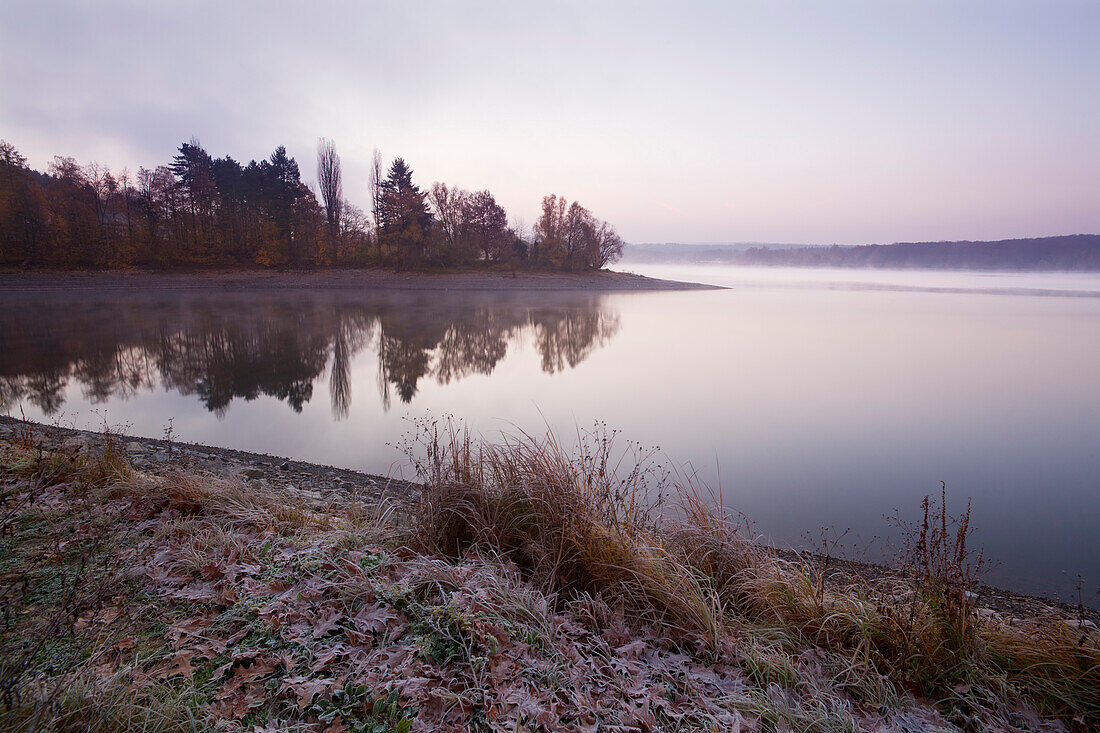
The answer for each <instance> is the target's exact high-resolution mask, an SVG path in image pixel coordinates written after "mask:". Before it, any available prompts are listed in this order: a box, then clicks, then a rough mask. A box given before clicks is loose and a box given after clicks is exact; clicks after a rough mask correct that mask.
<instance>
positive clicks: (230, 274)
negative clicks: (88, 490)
mask: <svg viewBox="0 0 1100 733" xmlns="http://www.w3.org/2000/svg"><path fill="white" fill-rule="evenodd" d="M312 288H323V289H325V290H354V289H362V290H365V291H371V290H426V291H562V292H565V291H589V292H640V291H675V290H724V289H725V288H722V287H720V286H716V285H705V284H702V283H690V282H680V281H676V280H661V279H657V278H651V277H646V276H644V275H635V274H632V273H625V272H614V271H610V270H600V271H598V272H584V273H571V272H517V273H514V274H513V273H506V272H486V271H468V272H393V271H391V270H380V269H348V270H298V271H286V272H276V271H270V270H210V271H202V270H200V271H193V272H157V271H152V270H133V271H129V270H103V271H83V270H82V271H72V270H62V271H23V272H0V289H2V290H4V291H5V292H8V293H41V292H57V291H66V292H68V291H74V290H76V291H79V290H96V291H115V290H126V291H133V290H142V289H153V290H157V291H163V290H173V291H206V290H216V291H225V290H233V291H242V290H297V289H312Z"/></svg>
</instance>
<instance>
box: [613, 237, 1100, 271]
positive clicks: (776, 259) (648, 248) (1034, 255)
mask: <svg viewBox="0 0 1100 733" xmlns="http://www.w3.org/2000/svg"><path fill="white" fill-rule="evenodd" d="M624 258H625V259H626V260H627V261H630V262H684V263H692V264H722V265H764V266H774V267H869V268H894V269H927V270H1021V271H1025V270H1048V271H1049V270H1063V271H1080V272H1100V235H1097V234H1072V235H1069V236H1064V237H1033V238H1027V239H1002V240H999V241H995V242H969V241H964V242H898V243H895V244H861V245H847V246H845V245H838V244H834V245H831V246H826V245H807V244H780V245H766V244H726V245H704V244H696V245H691V244H629V245H627V246H626V251H625V252H624Z"/></svg>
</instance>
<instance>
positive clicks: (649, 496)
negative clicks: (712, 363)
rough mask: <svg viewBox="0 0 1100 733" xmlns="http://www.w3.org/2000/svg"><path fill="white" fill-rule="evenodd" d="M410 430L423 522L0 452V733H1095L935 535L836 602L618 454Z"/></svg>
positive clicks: (1066, 653) (1091, 688)
mask: <svg viewBox="0 0 1100 733" xmlns="http://www.w3.org/2000/svg"><path fill="white" fill-rule="evenodd" d="M422 428H423V430H422V431H421V432H420V433H419V434H416V435H414V436H413V438H412V439H411V440H410V442H409V444H408V448H409V451H410V455H411V457H412V458H413V460H414V462H415V463H416V465H417V466H418V467H419V469H420V471H421V473H422V479H423V482H424V492H423V494H422V497H421V500H420V501H419V503H418V504H415V505H413V506H410V505H409V504H407V503H405V504H401V505H391V504H390V503H388V502H387V501H386V500H385V499H381V500H380V499H378V497H357V496H350V495H346V494H336V495H332V496H329V497H326V498H324V499H322V500H316V499H312V498H309V497H310V495H309V494H305V493H296V492H288V491H282V490H278V489H273V488H261V487H259V486H258V485H256V484H246V483H243V482H240V481H236V480H233V479H227V478H224V477H216V476H212V475H207V474H203V473H196V472H188V471H184V470H182V469H178V468H177V469H172V470H169V471H167V472H166V473H164V474H163V475H155V476H154V475H148V474H143V473H140V472H136V471H134V470H133V469H131V468H130V466H129V465H128V463H127V462H126V458H125V454H124V452H122V451H120V450H118V447H117V443H114V442H112V441H111V440H110V436H108V439H107V441H106V442H105V443H104V445H103V446H102V447H101V448H100V449H98V450H96V451H93V452H91V453H88V452H75V451H63V450H45V449H42V448H40V447H38V446H37V445H35V444H34V442H33V441H32V440H30V439H29V438H27V437H26V436H23V438H20V436H18V435H17V436H16V439H14V440H12V441H9V442H7V443H0V482H2V503H0V528H2V533H0V602H2V605H3V608H4V612H3V615H2V617H0V729H3V730H27V731H29V730H100V731H114V730H166V731H167V730H209V729H221V730H249V731H252V730H303V731H305V730H309V731H342V730H353V731H405V730H509V731H513V730H585V731H594V730H665V731H689V730H736V729H738V727H740V729H742V730H768V731H773V730H774V731H779V730H795V731H804V730H805V731H848V730H861V729H874V728H875V727H876V726H885V727H887V728H891V727H892V728H894V729H902V728H904V729H907V730H934V729H937V728H940V729H953V728H955V727H963V728H967V729H973V728H975V727H976V728H977V729H982V730H996V729H1003V730H1009V729H1024V730H1026V729H1031V730H1048V729H1049V730H1057V729H1060V728H1069V729H1079V730H1087V729H1089V728H1090V726H1095V725H1096V724H1097V720H1098V718H1097V716H1098V710H1100V705H1098V703H1097V695H1098V694H1100V692H1098V690H1100V685H1098V683H1097V677H1096V675H1097V674H1098V667H1097V662H1098V660H1100V651H1098V647H1097V639H1096V638H1095V636H1091V637H1090V636H1088V635H1087V634H1086V635H1085V636H1084V637H1083V638H1079V637H1080V633H1079V632H1076V631H1075V630H1073V629H1070V628H1069V627H1068V626H1066V625H1065V624H1061V623H1060V624H1058V625H1054V624H1046V625H1045V626H1044V625H1042V624H1039V623H1037V624H1036V626H1035V628H1034V629H1020V628H1017V627H1009V626H1006V625H1001V624H997V623H994V622H992V621H989V620H984V619H981V618H979V617H977V616H976V615H975V614H974V612H973V608H971V607H970V605H969V604H968V602H967V596H965V594H964V593H965V591H964V590H962V587H963V584H965V582H966V579H967V577H968V576H967V575H966V571H967V568H968V567H969V566H968V564H967V563H968V561H969V555H968V554H967V553H966V552H965V544H964V545H963V546H962V547H959V545H958V543H959V541H960V540H959V537H958V531H957V529H956V530H954V531H953V532H950V533H949V532H948V529H949V528H950V525H949V524H948V523H947V520H946V518H940V517H939V516H938V515H937V514H936V511H937V510H936V507H935V506H934V505H930V508H929V512H928V514H927V515H926V517H925V519H924V520H922V521H920V522H918V529H917V534H916V535H915V538H916V542H915V545H914V549H915V552H916V554H914V555H913V557H912V558H911V561H912V570H913V572H912V574H911V580H906V581H905V582H902V581H898V582H897V583H896V584H893V585H891V587H889V588H878V587H870V586H868V585H866V584H863V585H853V586H844V587H838V586H836V585H835V584H825V583H823V582H821V579H820V578H819V577H818V575H817V571H816V570H814V569H813V568H811V567H808V566H804V565H801V564H797V563H792V562H785V561H782V560H780V559H778V558H776V557H774V556H772V555H771V554H769V553H767V552H765V551H763V550H762V549H761V548H759V547H758V546H757V545H755V544H753V543H752V542H749V541H747V540H746V539H745V538H744V537H743V536H742V534H741V533H740V532H739V531H738V526H739V525H738V523H737V522H736V521H733V520H734V519H735V518H734V517H731V516H725V515H724V514H723V511H722V509H721V507H720V506H716V505H715V504H714V503H713V502H711V501H709V500H707V497H706V494H705V492H702V491H699V490H697V488H695V487H693V486H692V485H691V483H690V482H686V481H682V480H679V479H678V477H676V476H675V475H670V474H667V473H662V472H661V471H660V470H657V469H656V468H654V464H653V462H652V461H650V460H648V458H649V457H650V454H648V453H645V452H640V451H637V450H632V451H629V450H628V451H626V453H625V455H626V458H625V459H622V460H620V456H621V455H623V454H621V453H619V452H617V451H616V450H615V448H614V441H613V436H611V435H606V434H602V433H601V434H596V435H594V436H590V437H591V439H590V440H588V441H587V442H586V441H584V440H582V441H581V447H580V448H579V449H577V450H576V451H572V450H568V451H567V450H565V449H564V448H563V447H562V446H561V445H559V444H558V443H557V442H556V441H555V440H554V439H553V436H549V437H548V438H547V439H545V440H533V439H531V438H529V437H526V436H519V437H517V438H513V439H506V440H505V441H503V442H502V443H500V444H496V445H482V444H480V443H477V442H475V441H473V440H471V439H470V438H469V436H468V435H466V434H465V433H464V432H463V431H462V430H460V429H457V428H454V427H452V426H447V425H444V426H442V427H440V426H438V425H432V424H426V425H423V426H422ZM941 520H942V521H941ZM937 522H939V523H937ZM921 527H923V528H924V529H925V530H926V533H925V535H924V540H923V544H921V540H920V533H919V529H920V528H921ZM936 527H939V529H938V530H937V529H936ZM929 528H931V529H929ZM963 540H965V530H964V537H963ZM956 548H958V550H959V552H956ZM920 553H924V554H923V555H921V554H920ZM922 558H923V559H922ZM941 560H942V561H943V562H944V563H946V564H941ZM957 573H962V574H961V575H957ZM959 593H963V595H959Z"/></svg>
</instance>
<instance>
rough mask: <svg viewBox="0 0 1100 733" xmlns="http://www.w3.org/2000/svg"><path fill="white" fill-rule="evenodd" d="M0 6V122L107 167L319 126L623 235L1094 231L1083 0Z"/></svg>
mask: <svg viewBox="0 0 1100 733" xmlns="http://www.w3.org/2000/svg"><path fill="white" fill-rule="evenodd" d="M528 5H534V4H528V3H516V2H499V3H487V2H463V3H453V2H439V3H418V2H408V3H377V4H371V3H358V2H346V3H325V2H311V3H304V2H302V3H294V4H292V3H268V2H263V3H260V2H255V3H252V2H234V3H221V2H194V3H156V4H154V3H145V2H114V3H110V2H102V3H87V2H70V3H60V2H51V1H50V0H33V1H23V0H5V2H4V3H3V5H2V6H0V137H3V138H4V139H7V140H8V141H10V142H12V143H14V144H15V145H16V146H17V147H18V148H19V149H20V150H21V151H22V152H23V153H24V154H25V155H27V156H28V158H29V159H30V163H31V164H32V165H33V166H35V167H37V168H40V169H44V168H45V167H46V165H47V164H48V163H49V161H50V159H51V156H52V155H54V154H62V155H72V156H74V157H76V158H77V159H78V160H79V161H81V162H89V161H92V160H95V161H98V162H101V163H104V164H107V165H109V166H112V167H114V168H121V167H122V166H129V167H130V168H131V169H135V168H137V167H138V166H140V165H145V166H152V165H155V164H157V163H163V162H165V161H167V160H168V159H169V158H170V157H171V156H172V154H173V153H174V149H175V148H176V146H178V145H179V143H180V142H181V141H183V140H187V139H189V138H190V137H192V136H196V137H198V138H199V139H200V140H201V141H202V142H203V144H204V145H205V146H206V147H207V148H208V149H209V151H210V152H211V153H212V154H213V155H216V156H220V155H225V154H230V155H232V156H233V157H235V158H237V159H243V160H245V161H247V160H248V159H249V158H259V157H262V156H266V155H267V154H269V153H270V151H271V150H272V149H273V148H274V147H275V146H276V145H278V144H284V145H286V146H287V148H288V150H289V151H290V152H291V153H292V154H293V155H295V156H296V157H297V159H298V161H299V163H300V165H301V167H302V171H303V175H304V177H305V178H307V179H310V180H312V179H313V178H314V149H315V145H316V140H317V138H318V137H319V136H322V135H323V136H326V137H329V138H332V139H334V140H335V141H336V144H337V148H338V150H339V152H340V154H341V156H342V158H343V161H344V165H345V190H346V194H347V196H348V198H349V199H350V200H351V201H352V202H354V203H359V204H361V205H362V204H365V203H366V200H367V196H366V171H367V163H368V161H369V159H370V156H371V151H372V150H373V148H375V147H378V148H379V149H380V150H381V151H382V153H383V155H384V156H386V158H387V159H388V158H391V157H393V156H396V155H401V156H403V157H405V158H406V160H408V161H409V163H410V164H411V165H412V166H413V168H414V171H415V176H416V178H417V180H419V182H421V183H423V184H428V183H430V182H431V181H433V180H443V181H447V182H449V183H453V184H457V185H460V186H463V187H466V188H470V189H480V188H489V189H491V190H492V191H493V192H494V193H495V194H496V196H497V198H498V200H500V201H501V202H502V203H503V204H504V205H505V206H506V207H507V208H508V210H509V212H510V213H511V214H512V215H514V216H519V217H523V218H524V219H526V220H527V221H528V222H531V221H532V220H533V219H534V217H535V216H536V214H537V211H538V202H539V199H540V198H541V197H542V195H543V194H546V193H558V194H563V195H565V196H567V197H569V198H571V199H579V200H580V201H581V202H582V203H584V204H585V205H587V206H588V207H589V208H590V209H592V210H593V211H594V212H595V213H596V214H597V215H599V216H600V217H602V218H605V219H608V220H610V221H611V222H613V223H614V224H616V225H617V226H618V227H619V230H620V231H621V233H622V234H623V235H624V237H625V238H626V239H627V240H629V241H650V242H652V241H680V242H707V241H710V242H731V241H772V242H814V243H827V242H845V243H861V242H887V241H897V240H917V239H999V238H1005V237H1016V236H1038V235H1048V234H1068V233H1078V232H1100V92H1098V91H1097V90H1100V44H1098V43H1097V41H1096V39H1097V37H1098V36H1100V3H1096V2H1094V1H1092V0H1081V1H1078V2H1064V1H1060V0H1046V1H1044V2H1014V1H1012V0H970V1H968V2H958V1H957V0H952V1H950V2H947V1H944V2H930V1H928V0H921V1H920V2H882V0H868V1H867V2H844V1H834V2H827V3H825V2H817V1H809V0H807V1H806V2H783V1H782V0H762V1H761V2H752V3H738V2H715V3H701V2H683V3H668V2H662V3H646V2H624V3H613V2H591V1H589V2H580V3H539V4H538V5H537V7H528Z"/></svg>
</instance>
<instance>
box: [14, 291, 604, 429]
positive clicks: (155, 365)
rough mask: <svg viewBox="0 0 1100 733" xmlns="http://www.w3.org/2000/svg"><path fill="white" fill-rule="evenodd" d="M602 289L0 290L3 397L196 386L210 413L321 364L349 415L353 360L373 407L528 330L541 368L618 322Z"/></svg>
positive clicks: (300, 399) (492, 358)
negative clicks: (117, 293)
mask: <svg viewBox="0 0 1100 733" xmlns="http://www.w3.org/2000/svg"><path fill="white" fill-rule="evenodd" d="M602 301H603V296H601V295H589V294H583V293H558V294H553V293H540V294H517V293H491V294H490V293H480V294H479V293H469V292H467V293H461V294H447V293H438V292H420V293H415V294H412V293H394V292H389V293H377V294H373V295H364V296H351V295H346V294H324V293H318V292H314V291H305V292H297V291H284V292H282V293H279V294H274V293H264V294H258V293H253V294H247V295H246V294H240V295H210V294H205V295H204V294H194V293H191V294H183V295H177V296H173V297H171V298H168V297H164V296H161V295H151V294H145V295H141V294H134V295H129V296H123V297H114V298H111V299H110V300H108V299H104V300H102V301H94V300H92V301H89V299H88V298H80V299H77V298H75V297H74V298H71V299H69V298H65V297H60V298H59V297H57V296H56V295H51V296H42V297H38V296H34V295H28V294H26V293H21V294H19V296H18V299H16V298H14V297H13V298H4V299H0V344H3V359H2V360H0V404H2V405H3V408H2V409H6V410H11V409H12V408H13V407H14V406H15V405H17V404H19V402H20V401H23V400H26V401H29V402H30V403H32V404H34V405H36V406H37V407H38V408H39V409H41V410H42V411H43V412H44V413H45V414H47V415H53V414H56V413H57V412H58V411H59V410H60V409H61V408H62V406H63V404H64V400H65V391H66V389H67V388H68V386H69V384H70V383H73V382H75V383H77V384H79V386H80V389H81V391H82V394H83V396H84V398H85V399H87V400H89V401H90V402H92V403H102V402H105V401H107V400H110V399H126V398H128V397H130V396H132V395H134V394H136V393H137V392H139V391H141V390H150V389H153V388H155V387H157V386H158V385H159V386H163V387H164V388H166V389H173V390H176V391H177V392H179V393H181V394H184V395H196V396H197V397H198V398H199V399H200V400H201V401H202V403H203V404H204V405H205V406H206V408H207V409H208V410H210V411H212V412H214V413H215V414H217V415H218V416H219V417H220V416H222V415H224V414H225V412H226V411H227V410H228V409H229V405H230V404H231V402H232V401H233V400H234V399H235V398H238V397H242V398H244V399H245V400H252V399H255V398H256V397H258V396H260V395H267V396H271V397H276V398H278V399H280V400H283V401H285V402H286V403H287V404H288V405H290V407H291V408H292V409H294V410H295V411H296V412H300V411H301V410H302V408H303V406H304V405H305V404H306V403H307V402H309V401H310V399H312V397H313V387H314V383H315V382H316V381H317V380H318V379H319V378H321V377H322V376H323V375H324V374H325V372H326V369H327V370H328V376H329V381H328V383H329V397H330V401H331V405H332V413H333V416H334V417H335V418H336V419H338V420H339V419H343V418H345V417H347V415H348V413H349V409H350V406H351V400H352V392H353V384H352V375H351V363H352V361H353V359H354V358H355V356H356V355H357V354H359V353H360V352H362V351H364V350H365V349H371V348H373V349H374V350H375V351H376V352H377V356H378V382H379V385H378V386H379V392H380V396H381V401H382V406H383V409H386V410H388V409H389V408H390V404H391V400H392V397H391V393H392V394H393V395H396V397H397V399H399V400H400V401H401V402H403V403H410V402H412V401H413V399H414V398H415V396H416V394H417V391H418V388H419V385H420V380H422V379H424V378H425V377H428V376H430V377H431V378H433V379H435V381H436V382H438V383H439V384H443V385H445V384H449V383H451V382H452V381H457V380H461V379H463V378H464V377H466V376H469V375H471V374H490V373H491V372H492V371H493V369H494V368H495V367H496V365H497V364H498V363H499V362H500V360H501V359H503V358H504V356H505V354H506V353H507V352H508V347H509V344H513V343H515V342H516V341H517V340H519V339H521V338H530V339H531V340H532V341H533V343H534V346H535V349H536V351H537V352H538V354H539V357H540V360H541V365H542V370H543V371H545V372H547V373H555V372H559V371H562V370H564V369H566V368H573V367H575V366H577V365H578V364H579V363H581V362H582V361H583V360H584V359H585V358H587V357H588V355H589V354H591V353H592V351H593V350H595V349H596V348H599V347H600V346H601V345H603V344H605V343H606V342H607V341H608V340H609V339H611V338H612V337H613V336H614V335H615V333H616V332H617V331H618V329H619V318H618V315H617V314H616V313H614V312H613V311H611V310H609V309H608V308H607V307H606V306H605V305H604V304H603V302H602Z"/></svg>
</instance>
